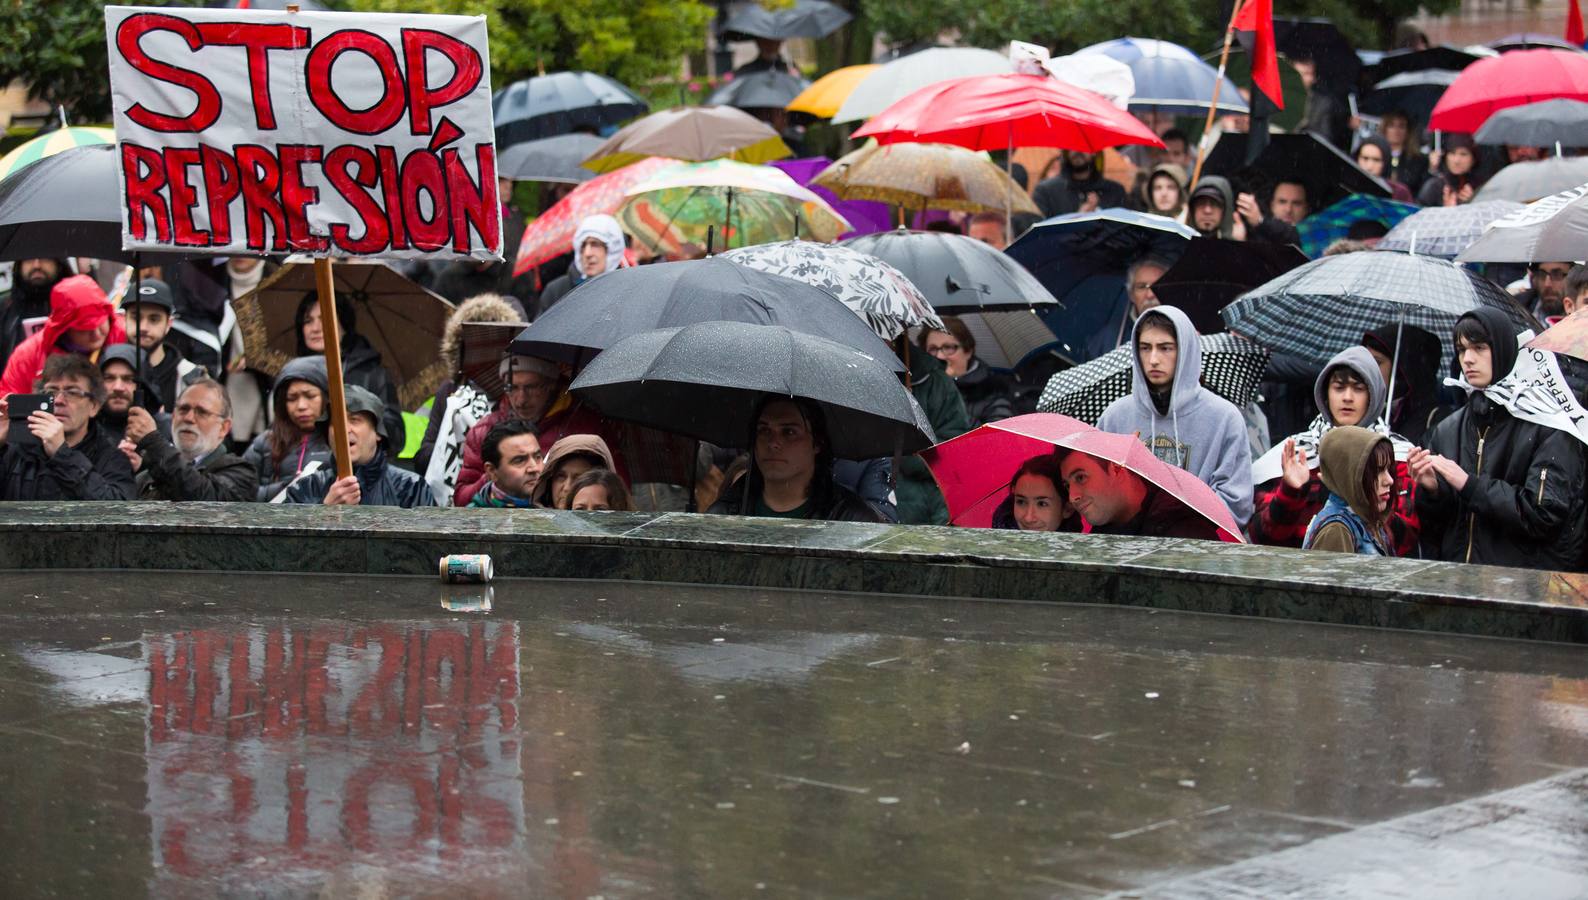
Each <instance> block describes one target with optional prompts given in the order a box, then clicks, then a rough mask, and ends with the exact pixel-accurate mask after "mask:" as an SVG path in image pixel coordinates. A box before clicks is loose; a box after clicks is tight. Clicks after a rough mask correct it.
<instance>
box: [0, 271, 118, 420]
mask: <svg viewBox="0 0 1588 900" xmlns="http://www.w3.org/2000/svg"><path fill="white" fill-rule="evenodd" d="M115 311H116V310H115V307H114V306H113V305H112V304H111V302H110V300H109V299H107V298H106V297H105V292H104V291H103V290H101V289H100V287H99V285H98V284H97V283H96V282H95V281H94V279H92V278H89V277H88V276H87V275H73V276H72V277H70V278H64V279H62V280H61V281H59V282H57V283H56V285H55V287H53V288H51V289H50V317H49V318H48V319H46V320H45V322H44V328H43V329H41V330H40V331H39V332H38V333H37V334H34V335H32V336H31V337H29V338H28V339H27V340H25V341H23V342H22V343H20V344H18V345H17V348H16V350H15V351H13V352H12V354H11V358H10V359H8V360H7V361H6V367H5V374H4V375H3V376H0V397H4V396H6V395H8V394H25V393H27V392H28V391H30V390H32V389H33V384H34V382H36V381H37V380H38V378H39V375H41V374H42V373H43V372H44V361H45V359H47V358H49V357H51V356H54V355H56V354H59V353H80V354H82V355H84V356H87V357H89V358H90V359H94V358H97V356H98V354H99V350H100V348H101V347H104V346H105V345H106V344H120V343H124V342H126V340H127V332H126V331H125V330H124V329H123V328H122V327H121V322H120V321H119V320H118V318H117V317H116V315H115Z"/></svg>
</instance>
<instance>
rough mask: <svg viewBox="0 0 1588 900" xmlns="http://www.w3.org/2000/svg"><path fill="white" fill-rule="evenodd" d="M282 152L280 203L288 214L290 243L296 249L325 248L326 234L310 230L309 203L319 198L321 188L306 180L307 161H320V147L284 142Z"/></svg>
mask: <svg viewBox="0 0 1588 900" xmlns="http://www.w3.org/2000/svg"><path fill="white" fill-rule="evenodd" d="M277 149H278V151H279V152H280V154H281V207H282V211H283V212H285V213H286V215H287V243H288V244H289V245H290V246H291V247H292V249H294V250H324V249H325V248H326V240H325V237H324V236H316V235H313V234H310V233H309V216H308V207H309V206H310V205H311V204H313V203H316V202H318V201H319V199H320V189H319V188H315V187H310V186H309V185H306V184H304V183H303V165H304V163H318V162H319V161H320V154H321V152H322V151H321V149H320V147H318V146H316V145H314V144H283V145H282V146H281V147H279V148H277Z"/></svg>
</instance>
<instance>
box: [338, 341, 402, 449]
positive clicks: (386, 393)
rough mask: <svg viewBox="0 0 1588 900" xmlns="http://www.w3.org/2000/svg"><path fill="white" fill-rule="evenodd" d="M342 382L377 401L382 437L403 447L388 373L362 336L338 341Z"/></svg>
mask: <svg viewBox="0 0 1588 900" xmlns="http://www.w3.org/2000/svg"><path fill="white" fill-rule="evenodd" d="M342 378H343V380H344V381H345V382H346V383H347V384H356V385H358V386H359V387H361V388H364V389H365V390H367V391H369V392H370V393H371V394H374V395H375V396H377V397H379V398H380V399H381V400H382V401H383V402H384V403H385V404H386V415H385V416H384V417H383V418H384V424H385V425H386V434H388V435H390V436H391V439H392V441H393V442H394V443H395V445H396V446H398V447H401V446H402V445H403V440H402V437H403V435H404V434H406V432H407V425H406V424H405V423H404V422H403V413H402V404H401V403H400V402H399V401H398V400H397V388H396V387H394V386H393V385H392V383H391V373H389V372H387V371H386V366H385V365H384V364H383V363H382V362H381V358H380V351H378V350H376V349H375V345H374V344H371V343H370V342H369V339H368V338H366V337H364V336H363V335H362V334H357V333H354V334H349V335H346V336H345V337H343V339H342Z"/></svg>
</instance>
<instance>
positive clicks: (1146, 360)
mask: <svg viewBox="0 0 1588 900" xmlns="http://www.w3.org/2000/svg"><path fill="white" fill-rule="evenodd" d="M1131 346H1132V347H1134V348H1135V355H1134V360H1133V368H1134V370H1135V371H1134V377H1133V378H1132V379H1131V391H1130V393H1129V394H1127V395H1126V396H1124V397H1121V398H1119V399H1118V400H1115V401H1114V402H1113V403H1111V404H1109V407H1108V409H1106V410H1104V411H1103V417H1102V418H1101V419H1099V420H1098V421H1097V427H1098V428H1099V429H1101V430H1103V431H1108V432H1112V433H1114V434H1132V433H1134V434H1137V435H1138V436H1140V438H1141V440H1142V443H1144V444H1146V445H1147V449H1149V450H1151V451H1152V453H1153V455H1154V456H1156V457H1158V458H1159V459H1161V460H1163V461H1164V462H1166V463H1169V464H1170V465H1173V466H1179V467H1180V468H1182V469H1185V470H1186V471H1187V472H1190V473H1191V474H1192V475H1195V476H1196V477H1197V478H1198V479H1200V480H1201V481H1202V482H1203V483H1204V484H1206V485H1207V486H1208V487H1211V488H1213V490H1214V492H1215V493H1217V494H1218V495H1219V498H1220V499H1222V500H1223V501H1224V503H1225V505H1226V506H1228V507H1229V508H1230V514H1231V515H1233V516H1234V517H1235V520H1236V521H1237V522H1239V523H1241V527H1242V528H1245V527H1246V522H1247V520H1249V519H1250V518H1251V517H1252V450H1251V445H1250V443H1249V442H1248V441H1247V438H1246V421H1245V420H1244V419H1243V418H1242V417H1241V411H1240V410H1239V409H1237V408H1236V407H1235V404H1233V403H1231V402H1230V401H1228V400H1225V399H1224V398H1223V397H1220V396H1218V395H1217V394H1214V393H1213V392H1212V391H1209V390H1207V389H1206V388H1204V387H1202V384H1201V380H1202V338H1201V336H1200V335H1198V334H1197V330H1196V328H1195V327H1193V326H1192V324H1191V319H1190V318H1189V317H1187V316H1186V314H1185V313H1184V312H1181V311H1180V310H1179V309H1178V308H1176V307H1173V306H1159V307H1156V308H1154V309H1150V310H1148V311H1147V313H1146V314H1145V315H1143V316H1142V317H1141V318H1140V319H1137V320H1136V327H1135V328H1134V329H1132V331H1131Z"/></svg>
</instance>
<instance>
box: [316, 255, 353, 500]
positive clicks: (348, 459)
mask: <svg viewBox="0 0 1588 900" xmlns="http://www.w3.org/2000/svg"><path fill="white" fill-rule="evenodd" d="M314 282H315V285H314V286H315V292H316V293H317V294H319V296H320V333H321V334H322V335H324V336H325V378H326V382H327V383H328V384H329V386H330V389H331V390H330V396H329V397H327V398H326V403H328V404H330V408H331V451H332V452H333V453H335V454H336V477H337V478H339V479H340V478H346V477H348V476H349V475H352V474H353V455H352V453H351V452H350V451H349V450H348V448H347V391H346V389H345V388H344V387H343V386H342V323H341V322H339V321H338V320H337V318H336V279H335V278H334V277H333V276H332V274H331V261H330V260H329V259H324V258H322V259H317V260H315V261H314Z"/></svg>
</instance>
